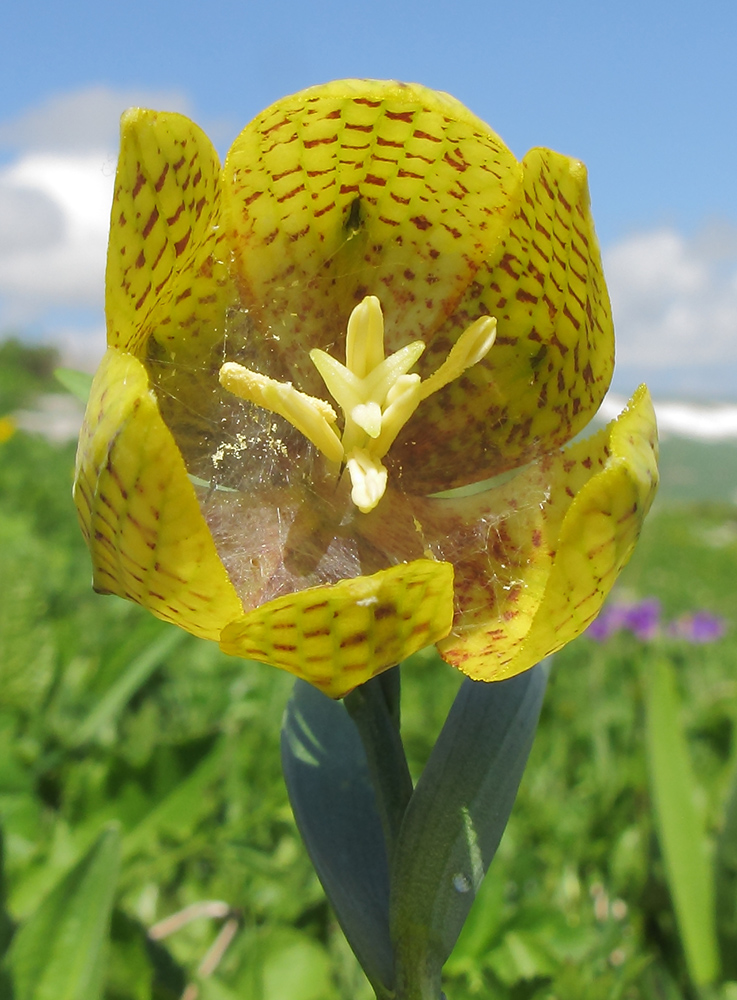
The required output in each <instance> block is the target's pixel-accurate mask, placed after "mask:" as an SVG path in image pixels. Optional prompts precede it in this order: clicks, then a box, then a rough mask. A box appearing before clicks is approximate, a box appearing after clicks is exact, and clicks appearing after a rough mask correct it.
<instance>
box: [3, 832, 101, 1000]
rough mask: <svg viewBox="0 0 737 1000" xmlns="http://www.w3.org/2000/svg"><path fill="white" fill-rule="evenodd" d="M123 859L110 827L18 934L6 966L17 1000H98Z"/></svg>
mask: <svg viewBox="0 0 737 1000" xmlns="http://www.w3.org/2000/svg"><path fill="white" fill-rule="evenodd" d="M119 860H120V836H119V833H118V829H117V827H116V826H111V827H108V828H107V829H106V830H104V831H103V832H102V833H101V834H100V836H99V838H98V839H97V841H96V842H95V844H94V845H93V846H92V848H91V849H90V850H89V851H88V853H87V854H86V855H85V857H84V858H82V860H81V861H80V862H79V864H78V865H77V866H76V867H75V868H73V869H72V871H71V872H69V874H68V875H66V876H65V877H64V878H63V879H62V881H61V882H60V883H59V884H58V885H57V886H56V888H55V889H53V890H52V891H51V893H50V894H49V895H48V896H47V897H46V899H45V900H44V901H43V902H42V903H41V905H40V906H39V908H38V909H37V910H36V911H35V912H34V913H33V914H32V915H31V917H30V918H29V919H28V921H27V922H26V923H25V924H23V925H22V926H21V927H20V929H19V930H18V931H17V932H16V935H15V937H14V938H13V942H12V944H11V946H10V949H9V950H8V953H7V957H6V963H5V965H6V969H7V971H8V972H9V975H10V979H11V982H12V989H13V993H12V996H13V1000H99V998H100V997H101V996H102V990H103V981H104V975H105V958H106V950H107V944H108V933H109V926H110V915H111V912H112V906H113V898H114V894H115V885H116V881H117V877H118V864H119Z"/></svg>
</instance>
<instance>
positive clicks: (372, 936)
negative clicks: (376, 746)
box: [281, 681, 393, 997]
mask: <svg viewBox="0 0 737 1000" xmlns="http://www.w3.org/2000/svg"><path fill="white" fill-rule="evenodd" d="M281 753H282V767H283V769H284V778H285V780H286V784H287V790H288V792H289V798H290V801H291V804H292V809H293V810H294V816H295V819H296V821H297V825H298V827H299V830H300V833H301V834H302V838H303V840H304V842H305V845H306V847H307V851H308V853H309V855H310V858H311V859H312V863H313V864H314V866H315V869H316V870H317V874H318V876H319V878H320V881H321V882H322V885H323V888H324V889H325V893H326V895H327V897H328V899H329V900H330V902H331V904H332V906H333V908H334V910H335V912H336V915H337V917H338V920H339V922H340V925H341V927H342V928H343V931H344V933H345V936H346V938H347V939H348V942H349V943H350V945H351V948H352V949H353V951H354V952H355V954H356V956H357V958H358V960H359V962H360V963H361V965H362V967H363V969H364V972H365V973H366V975H367V976H368V978H369V980H370V981H371V983H372V985H373V986H374V989H375V991H376V993H377V995H378V996H380V997H384V996H387V997H388V996H389V995H390V994H389V989H390V987H391V985H392V980H393V956H392V946H391V942H390V938H389V871H388V866H387V857H386V847H385V843H384V834H383V830H382V825H381V820H380V818H379V814H378V812H377V809H376V800H375V798H374V791H373V789H372V787H371V781H370V778H369V772H368V765H367V762H366V754H365V752H364V749H363V745H362V743H361V740H360V738H359V735H358V731H357V729H356V727H355V725H354V723H353V721H352V719H351V717H350V716H349V715H348V713H347V711H346V709H345V707H344V705H343V704H342V703H341V702H336V701H332V700H331V699H330V698H328V697H326V696H325V695H323V694H321V693H320V692H319V691H318V690H317V689H316V688H314V687H312V686H311V685H310V684H307V683H305V682H304V681H297V683H296V684H295V686H294V692H293V694H292V697H291V699H290V701H289V704H288V705H287V710H286V714H285V717H284V724H283V727H282V737H281Z"/></svg>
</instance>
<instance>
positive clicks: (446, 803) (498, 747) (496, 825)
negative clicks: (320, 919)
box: [391, 664, 547, 996]
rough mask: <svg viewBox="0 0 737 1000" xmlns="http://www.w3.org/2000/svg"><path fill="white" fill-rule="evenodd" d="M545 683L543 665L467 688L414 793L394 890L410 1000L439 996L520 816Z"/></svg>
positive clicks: (396, 935) (401, 973) (400, 963)
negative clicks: (510, 823) (508, 830)
mask: <svg viewBox="0 0 737 1000" xmlns="http://www.w3.org/2000/svg"><path fill="white" fill-rule="evenodd" d="M546 681H547V669H546V667H545V666H544V665H542V664H541V665H538V666H537V667H535V668H533V669H532V670H530V671H527V672H526V673H523V674H520V675H519V676H517V677H512V678H510V679H509V680H506V681H499V682H497V683H491V684H489V683H484V682H483V681H471V680H465V681H464V682H463V684H462V686H461V688H460V691H459V692H458V695H457V696H456V700H455V702H454V703H453V707H452V708H451V710H450V713H449V715H448V719H447V721H446V723H445V726H444V727H443V729H442V731H441V733H440V736H439V737H438V741H437V743H436V744H435V747H434V748H433V751H432V753H431V755H430V759H429V761H428V763H427V765H426V767H425V770H424V771H423V773H422V777H421V778H420V780H419V782H418V784H417V787H416V788H415V791H414V794H413V796H412V799H411V801H410V804H409V807H408V809H407V812H406V815H405V819H404V824H403V825H402V831H401V834H400V838H399V843H398V845H397V848H396V857H395V867H394V872H393V875H392V889H391V892H392V902H391V907H392V938H393V941H394V943H395V948H396V955H397V985H400V984H401V985H402V987H403V988H405V989H407V990H408V995H415V994H414V993H411V992H410V990H415V992H416V993H417V995H418V996H425V995H426V994H425V992H422V990H423V989H424V990H426V991H427V995H428V996H431V995H437V993H438V990H439V984H440V972H441V969H442V966H443V964H444V962H445V960H446V959H447V958H448V956H449V955H450V952H451V951H452V949H453V946H454V944H455V942H456V939H457V938H458V935H459V933H460V931H461V928H462V926H463V922H464V920H465V919H466V916H467V915H468V911H469V910H470V908H471V904H472V903H473V900H474V898H475V896H476V893H477V892H478V890H479V888H480V886H481V881H482V879H483V877H484V874H485V872H486V870H487V868H488V867H489V864H490V863H491V860H492V858H493V857H494V854H495V852H496V849H497V847H498V846H499V841H500V840H501V837H502V833H503V832H504V828H505V827H506V825H507V820H508V819H509V814H510V812H511V811H512V805H513V804H514V800H515V797H516V795H517V789H518V787H519V783H520V780H521V778H522V773H523V771H524V769H525V764H526V763H527V758H528V755H529V752H530V748H531V747H532V741H533V738H534V735H535V730H536V728H537V721H538V718H539V714H540V707H541V705H542V699H543V694H544V692H545V685H546ZM433 990H434V991H435V992H434V994H433V992H432V991H433Z"/></svg>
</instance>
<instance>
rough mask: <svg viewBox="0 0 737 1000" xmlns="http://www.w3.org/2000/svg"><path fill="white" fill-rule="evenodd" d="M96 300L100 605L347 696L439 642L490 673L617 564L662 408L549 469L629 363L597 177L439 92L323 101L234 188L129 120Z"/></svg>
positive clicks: (643, 499)
mask: <svg viewBox="0 0 737 1000" xmlns="http://www.w3.org/2000/svg"><path fill="white" fill-rule="evenodd" d="M106 310H107V324H108V352H107V355H106V357H105V359H104V361H103V363H102V366H101V368H100V370H99V372H98V374H97V376H96V379H95V382H94V385H93V391H92V395H91V398H90V402H89V405H88V409H87V415H86V420H85V426H84V428H83V432H82V436H81V439H80V445H79V452H78V457H77V475H76V482H75V499H76V503H77V507H78V510H79V514H80V519H81V523H82V527H83V530H84V532H85V535H86V537H87V539H88V542H89V545H90V549H91V552H92V558H93V564H94V582H95V586H96V588H97V589H98V590H100V591H103V592H112V593H116V594H120V595H121V596H123V597H127V598H129V599H131V600H134V601H137V602H139V603H140V604H143V605H145V606H146V607H148V608H150V610H151V611H153V613H154V614H156V615H158V616H159V617H160V618H164V619H167V620H170V621H174V622H176V623H177V624H178V625H181V626H182V627H183V628H185V629H187V630H189V631H190V632H193V633H194V634H196V635H200V636H204V637H206V638H209V639H214V640H217V641H219V642H220V644H221V646H222V648H223V649H225V650H226V651H227V652H229V653H233V654H236V655H241V656H244V657H250V658H253V659H257V660H263V661H265V662H268V663H272V664H274V665H276V666H279V667H283V668H285V669H287V670H290V671H292V672H293V673H295V674H297V675H299V676H302V677H304V678H305V679H307V680H308V681H310V682H311V683H313V684H315V685H316V686H317V687H319V688H321V689H322V690H323V691H325V692H327V693H328V694H330V695H332V696H333V697H340V696H342V695H343V694H345V693H347V692H348V691H350V690H351V689H352V688H354V687H355V686H356V685H358V684H360V683H363V682H364V681H365V680H367V679H368V678H369V677H371V676H373V675H374V674H377V673H379V672H380V671H382V670H384V669H386V668H387V667H389V666H392V665H393V664H394V663H396V662H398V661H399V660H400V659H402V658H404V657H405V656H407V655H409V654H410V653H412V652H413V651H415V650H417V649H419V648H422V647H423V646H425V645H428V644H430V643H437V645H438V649H439V650H440V653H441V655H442V656H443V657H444V658H445V659H446V660H447V661H448V662H450V663H453V664H455V665H456V666H458V667H459V668H460V669H461V670H463V671H464V672H466V673H467V674H469V675H470V676H471V677H475V678H481V679H485V680H494V679H500V678H503V677H507V676H510V675H512V674H515V673H518V672H520V671H522V670H525V669H527V668H528V667H530V666H531V665H533V664H534V663H535V662H537V661H538V660H539V659H541V658H542V657H543V656H545V655H547V654H548V653H550V652H552V651H554V650H556V649H559V648H560V647H561V646H562V645H564V644H565V643H566V642H568V641H570V640H571V639H572V638H574V637H575V636H576V635H578V634H579V633H580V632H581V631H582V630H583V629H584V628H585V627H586V625H588V623H589V622H590V621H591V620H592V618H593V617H594V616H595V615H596V613H597V611H598V610H599V608H600V606H601V603H602V601H603V599H604V597H605V595H606V594H607V592H608V591H609V589H610V587H611V585H612V583H613V582H614V580H615V578H616V576H617V574H618V573H619V571H620V569H621V568H622V566H623V565H624V563H625V562H626V561H627V559H628V558H629V555H630V553H631V551H632V548H633V546H634V543H635V541H636V538H637V535H638V533H639V530H640V527H641V524H642V520H643V517H644V516H645V514H646V512H647V510H648V508H649V506H650V503H651V500H652V496H653V493H654V491H655V488H656V482H657V468H656V461H655V452H656V443H655V423H654V417H653V411H652V407H651V405H650V401H649V397H648V395H647V391H646V390H645V389H644V388H642V389H640V390H638V392H637V393H636V394H635V396H634V398H633V400H632V401H631V402H630V405H629V407H628V408H627V410H626V411H625V412H624V413H623V414H622V416H621V417H620V418H619V419H618V420H617V421H615V422H614V423H613V424H611V425H609V427H607V428H605V429H602V430H600V431H598V432H597V433H596V434H594V435H593V437H591V438H590V439H588V440H586V441H581V442H578V443H574V444H573V445H570V446H569V447H568V448H567V449H566V450H561V448H562V446H563V445H565V444H566V443H567V442H569V441H570V440H571V439H572V438H573V437H574V436H575V435H576V434H577V433H578V432H579V431H580V430H581V429H582V428H583V427H585V426H586V424H587V423H588V422H589V420H590V418H591V417H592V416H593V414H594V413H595V412H596V410H597V409H598V407H599V404H600V402H601V399H602V397H603V395H604V393H605V391H606V388H607V386H608V383H609V380H610V377H611V371H612V365H613V331H612V324H611V319H610V312H609V301H608V297H607V292H606V288H605V285H604V279H603V276H602V272H601V262H600V256H599V250H598V245H597V241H596V237H595V235H594V229H593V224H592V221H591V216H590V213H589V201H588V193H587V185H586V172H585V168H584V167H583V165H582V164H581V163H579V162H578V161H576V160H571V159H568V158H567V157H564V156H560V155H559V154H557V153H553V152H551V151H550V150H546V149H534V150H532V151H531V152H530V153H528V154H527V156H526V157H525V158H524V160H523V161H522V162H518V161H517V160H516V159H515V158H514V156H513V155H512V154H511V153H510V151H509V150H508V149H507V148H506V147H505V146H504V144H503V143H502V142H501V140H500V139H499V138H498V136H496V135H495V134H494V133H493V132H492V131H491V130H490V129H489V128H488V126H487V125H485V124H484V123H483V122H482V121H480V120H479V119H477V118H476V117H474V116H473V115H472V114H471V113H470V112H469V111H467V110H466V109H465V108H464V107H463V106H462V105H460V104H459V103H458V102H456V101H455V100H453V99H452V98H450V97H448V96H447V95H445V94H439V93H435V92H432V91H429V90H426V89H424V88H422V87H419V86H414V85H411V86H407V85H403V84H397V83H385V82H375V81H342V82H338V83H333V84H329V85H327V86H321V87H315V88H313V89H310V90H307V91H304V92H302V93H300V94H297V95H295V96H293V97H288V98H285V99H284V100H282V101H279V102H277V103H276V104H275V105H273V106H272V107H271V108H268V109H267V110H266V111H264V112H263V113H262V114H260V115H259V116H258V117H257V118H255V119H254V120H253V121H252V122H251V123H250V125H248V126H247V127H246V129H245V130H244V131H243V132H242V133H241V135H240V136H239V137H238V138H237V139H236V141H235V143H234V145H233V147H232V149H231V150H230V152H229V154H228V157H227V159H226V161H225V166H224V168H223V169H222V170H221V168H220V164H219V162H218V158H217V155H216V153H215V151H214V150H213V148H212V145H211V144H210V142H209V141H208V139H207V137H206V136H205V135H204V134H203V133H202V131H201V130H200V129H199V128H198V127H197V126H196V125H194V124H193V123H192V122H190V121H189V120H187V119H186V118H183V117H182V116H180V115H176V114H169V113H159V112H154V111H145V110H140V109H132V110H131V111H129V112H127V113H126V115H124V117H123V122H122V147H121V154H120V161H119V165H118V172H117V178H116V186H115V198H114V203H113V210H112V219H111V232H110V247H109V252H108V263H107V278H106ZM336 408H337V409H336ZM515 470H516V471H515ZM502 474H504V475H502ZM489 480H492V481H491V482H489ZM478 484H483V485H482V486H478ZM462 488H465V489H462Z"/></svg>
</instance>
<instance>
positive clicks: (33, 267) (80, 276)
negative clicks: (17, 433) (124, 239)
mask: <svg viewBox="0 0 737 1000" xmlns="http://www.w3.org/2000/svg"><path fill="white" fill-rule="evenodd" d="M133 105H138V106H145V107H146V106H147V107H158V108H165V109H167V110H177V111H186V110H187V101H186V99H185V98H184V97H183V96H182V95H179V94H164V93H162V94H155V93H152V94H145V93H141V92H135V91H131V92H118V91H112V90H109V89H107V88H104V87H93V88H90V89H87V90H83V91H79V92H77V93H73V94H67V95H62V96H57V97H53V98H50V99H49V100H48V101H47V102H45V103H44V104H43V105H41V106H40V107H38V108H34V109H31V110H30V111H28V112H27V113H26V114H25V115H22V116H21V117H19V118H17V119H15V120H14V121H10V122H5V123H0V147H5V148H6V149H11V150H13V155H12V157H11V159H10V160H9V162H8V161H7V159H6V162H5V163H4V165H3V166H0V333H2V332H3V331H8V330H11V329H12V330H13V331H19V332H20V333H21V334H23V332H24V331H27V330H35V331H37V333H38V335H39V336H41V337H43V338H44V339H45V340H47V341H52V342H54V343H56V344H57V345H58V346H59V347H61V348H62V350H64V352H65V354H66V356H67V358H70V359H71V358H74V360H75V361H76V362H77V363H79V361H80V358H82V359H83V358H84V356H85V355H88V356H90V358H91V359H94V358H96V357H99V355H100V353H101V352H102V350H103V349H104V338H103V337H102V335H101V332H100V331H101V329H102V327H103V325H104V321H103V300H104V272H105V253H106V246H107V234H108V225H109V218H110V204H111V201H112V193H113V181H114V176H115V162H116V158H117V146H118V123H119V119H120V115H121V113H122V112H123V111H124V110H125V109H126V108H127V107H131V106H133Z"/></svg>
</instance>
